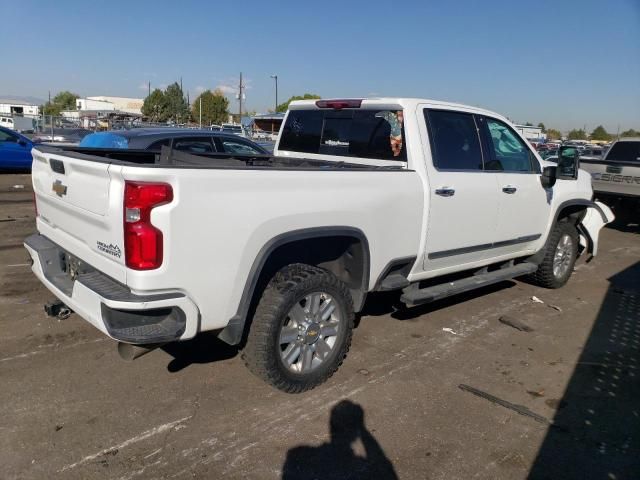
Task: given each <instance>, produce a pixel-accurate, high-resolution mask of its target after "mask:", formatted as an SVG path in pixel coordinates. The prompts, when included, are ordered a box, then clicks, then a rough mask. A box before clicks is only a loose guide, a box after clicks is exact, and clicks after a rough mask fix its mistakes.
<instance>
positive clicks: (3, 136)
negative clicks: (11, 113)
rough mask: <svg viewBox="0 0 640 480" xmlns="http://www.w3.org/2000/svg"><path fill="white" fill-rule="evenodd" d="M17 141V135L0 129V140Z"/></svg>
mask: <svg viewBox="0 0 640 480" xmlns="http://www.w3.org/2000/svg"><path fill="white" fill-rule="evenodd" d="M17 141H18V137H16V136H15V135H11V134H10V133H8V132H3V131H0V142H13V143H15V142H17Z"/></svg>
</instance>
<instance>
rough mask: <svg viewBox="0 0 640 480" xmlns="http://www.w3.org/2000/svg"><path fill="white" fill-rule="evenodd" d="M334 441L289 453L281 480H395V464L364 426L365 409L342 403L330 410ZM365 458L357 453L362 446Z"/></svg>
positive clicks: (347, 401) (303, 447)
mask: <svg viewBox="0 0 640 480" xmlns="http://www.w3.org/2000/svg"><path fill="white" fill-rule="evenodd" d="M329 428H330V434H331V440H330V442H329V443H323V444H322V445H320V446H317V447H312V446H299V447H295V448H292V449H291V450H289V451H288V452H287V458H286V460H285V463H284V466H283V467H282V480H297V479H316V478H318V479H319V478H322V479H323V480H324V479H326V480H329V479H341V480H342V479H372V478H375V479H377V480H396V479H397V478H398V476H397V475H396V472H395V470H394V468H393V464H392V463H391V461H390V460H389V459H388V458H387V457H386V455H385V454H384V451H383V450H382V448H381V447H380V444H378V442H377V440H376V439H375V438H374V437H373V435H372V434H371V432H369V430H367V428H366V427H365V425H364V410H363V409H362V407H361V406H360V405H358V404H356V403H353V402H351V401H349V400H342V401H341V402H340V403H338V404H337V405H335V406H334V407H333V408H332V409H331V418H330V420H329ZM360 442H361V445H362V449H363V450H364V456H362V455H358V454H357V453H356V452H355V451H354V447H356V443H360Z"/></svg>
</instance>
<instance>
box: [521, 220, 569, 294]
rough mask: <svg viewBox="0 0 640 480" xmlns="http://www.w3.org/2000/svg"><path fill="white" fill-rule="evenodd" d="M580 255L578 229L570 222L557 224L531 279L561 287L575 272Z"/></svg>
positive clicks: (545, 285) (546, 285)
mask: <svg viewBox="0 0 640 480" xmlns="http://www.w3.org/2000/svg"><path fill="white" fill-rule="evenodd" d="M577 256H578V231H577V230H576V227H575V226H574V225H573V224H571V223H569V222H560V223H557V224H556V225H555V227H554V228H553V230H552V231H551V234H550V235H549V239H548V240H547V243H546V245H545V254H544V258H543V260H542V262H541V263H540V265H539V266H538V270H537V271H536V272H535V273H533V274H532V275H531V280H532V281H533V282H534V283H535V284H537V285H540V286H541V287H546V288H560V287H562V286H563V285H564V284H565V283H567V281H568V280H569V277H571V274H572V273H573V266H574V265H575V263H576V258H577Z"/></svg>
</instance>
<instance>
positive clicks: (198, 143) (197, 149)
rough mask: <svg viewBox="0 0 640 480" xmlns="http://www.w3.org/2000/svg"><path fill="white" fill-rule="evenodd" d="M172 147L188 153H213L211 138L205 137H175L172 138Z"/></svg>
mask: <svg viewBox="0 0 640 480" xmlns="http://www.w3.org/2000/svg"><path fill="white" fill-rule="evenodd" d="M173 148H174V149H175V150H180V151H183V152H189V153H213V151H214V150H213V145H212V144H211V140H210V139H208V138H206V137H196V138H176V139H174V140H173Z"/></svg>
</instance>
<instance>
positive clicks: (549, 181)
mask: <svg viewBox="0 0 640 480" xmlns="http://www.w3.org/2000/svg"><path fill="white" fill-rule="evenodd" d="M557 168H558V167H544V168H543V169H542V175H541V176H540V182H541V183H542V186H543V187H544V188H551V187H553V186H554V185H555V184H556V170H557Z"/></svg>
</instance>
